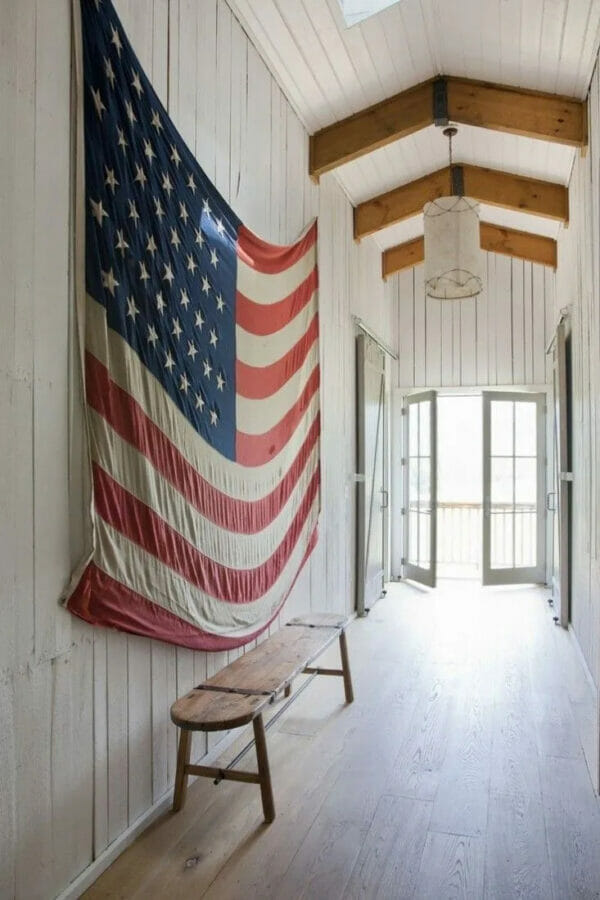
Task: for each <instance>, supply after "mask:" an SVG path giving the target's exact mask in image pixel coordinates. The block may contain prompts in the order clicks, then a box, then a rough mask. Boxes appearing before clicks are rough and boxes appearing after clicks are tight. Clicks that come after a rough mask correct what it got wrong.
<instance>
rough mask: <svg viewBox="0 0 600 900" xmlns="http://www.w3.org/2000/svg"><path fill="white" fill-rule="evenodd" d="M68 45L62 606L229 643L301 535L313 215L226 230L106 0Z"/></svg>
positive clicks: (291, 571) (286, 566)
mask: <svg viewBox="0 0 600 900" xmlns="http://www.w3.org/2000/svg"><path fill="white" fill-rule="evenodd" d="M81 47H82V51H83V63H82V65H81V64H80V66H79V68H80V69H82V73H81V77H80V78H79V79H78V80H79V81H80V83H81V84H80V86H81V89H82V94H83V103H82V116H83V127H84V145H85V154H84V156H85V184H84V185H83V184H82V190H83V192H84V199H83V200H82V201H81V203H85V216H84V214H83V206H82V205H80V207H79V209H80V210H81V215H82V227H81V231H84V232H85V262H84V267H85V276H83V273H82V276H81V279H80V280H81V281H83V279H84V278H85V283H84V284H81V285H80V292H79V293H80V294H81V298H80V302H79V309H80V331H81V333H82V335H83V337H82V343H83V345H84V354H83V355H84V367H85V390H86V415H87V424H88V434H89V442H90V456H91V470H92V471H91V479H92V498H93V503H92V512H91V515H92V532H93V550H92V554H91V557H90V558H89V559H88V560H87V562H86V564H85V566H84V567H83V571H82V572H79V573H77V575H76V576H75V578H74V582H75V584H74V587H73V589H72V590H71V592H70V595H69V597H68V599H67V607H68V609H70V610H71V612H73V613H75V614H76V615H78V616H81V618H83V619H85V620H86V621H88V622H91V623H94V624H101V625H107V626H113V627H116V628H119V629H121V630H124V631H129V632H133V633H136V634H141V635H146V636H148V637H153V638H159V639H161V640H165V641H170V642H172V643H175V644H179V645H182V646H186V647H192V648H195V649H212V650H217V649H218V650H222V649H226V648H228V647H235V646H239V645H241V644H244V643H247V642H248V641H249V640H251V639H252V638H253V637H255V636H256V635H258V634H259V633H260V632H261V631H262V630H264V629H265V628H266V627H267V625H268V624H269V622H271V621H272V620H273V618H274V617H275V616H276V615H277V613H278V612H279V611H280V609H281V607H282V605H283V603H284V602H285V600H286V598H287V596H288V594H289V593H290V591H291V589H292V587H293V585H294V582H295V580H296V578H297V576H298V573H299V572H300V569H301V568H302V566H303V564H304V562H305V561H306V559H307V557H308V556H309V554H310V552H311V550H312V548H313V547H314V545H315V542H316V527H317V518H318V513H319V500H320V495H319V349H318V346H319V345H318V319H317V265H316V223H315V224H313V225H312V226H311V227H310V228H309V229H308V230H307V231H306V232H305V234H304V235H303V237H302V238H301V239H300V240H299V241H298V242H297V243H296V244H293V245H291V246H286V247H281V246H274V245H272V244H268V243H266V242H265V241H263V240H261V239H259V238H258V237H256V236H255V235H254V234H252V232H250V231H249V230H248V229H247V228H246V227H245V226H244V225H243V224H242V223H241V222H240V220H239V219H238V217H237V216H236V215H235V213H234V212H233V211H232V209H231V208H230V207H229V206H228V205H227V203H226V202H225V201H224V199H223V198H222V197H221V196H220V194H219V193H218V191H217V190H216V188H215V187H214V185H212V184H211V182H210V181H209V179H208V178H207V176H206V175H205V173H204V172H203V171H202V169H201V168H200V166H199V165H198V163H197V162H196V160H195V159H194V157H193V155H192V153H191V152H190V150H189V149H188V148H187V146H186V145H185V143H184V142H183V140H182V139H181V137H180V135H179V134H178V132H177V130H176V129H175V127H174V125H173V123H172V122H171V120H170V119H169V117H168V115H167V113H166V111H165V109H164V108H163V106H162V105H161V103H160V101H159V99H158V97H157V95H156V93H155V92H154V90H153V89H152V86H151V85H150V82H149V81H148V78H147V77H146V76H145V74H144V72H143V71H142V68H141V66H140V64H139V62H138V60H137V58H136V56H135V54H134V52H133V50H132V48H131V46H130V44H129V41H128V40H127V37H126V35H125V34H124V32H123V28H122V26H121V23H120V21H119V19H118V17H117V15H116V13H115V10H114V8H113V7H112V5H111V3H110V2H109V0H82V3H81ZM81 181H83V179H81ZM83 216H84V219H83ZM83 222H84V224H83ZM81 268H82V269H83V255H82V266H81ZM83 298H84V299H83Z"/></svg>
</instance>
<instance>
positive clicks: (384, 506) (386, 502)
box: [380, 488, 390, 509]
mask: <svg viewBox="0 0 600 900" xmlns="http://www.w3.org/2000/svg"><path fill="white" fill-rule="evenodd" d="M380 493H381V494H384V495H385V500H384V498H383V497H382V498H381V500H382V502H381V508H382V509H387V508H388V506H389V505H390V495H389V492H388V491H386V489H385V488H380Z"/></svg>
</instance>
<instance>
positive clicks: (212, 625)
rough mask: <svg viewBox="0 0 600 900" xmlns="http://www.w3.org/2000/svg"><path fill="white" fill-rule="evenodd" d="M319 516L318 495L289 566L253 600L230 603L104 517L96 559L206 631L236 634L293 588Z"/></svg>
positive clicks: (264, 617) (254, 624) (262, 618)
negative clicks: (195, 585)
mask: <svg viewBox="0 0 600 900" xmlns="http://www.w3.org/2000/svg"><path fill="white" fill-rule="evenodd" d="M318 515H319V501H318V498H316V499H315V501H314V503H313V505H312V507H311V509H310V512H309V515H308V518H307V520H306V522H305V524H304V527H303V529H302V531H301V533H300V535H299V538H298V542H297V543H296V546H295V547H294V550H293V551H292V553H291V555H290V557H289V559H288V562H287V564H286V566H285V567H284V568H283V569H282V570H281V572H280V574H279V577H278V578H277V580H276V581H275V583H274V584H273V585H272V587H271V588H270V589H269V590H268V591H267V592H266V593H265V594H263V595H262V597H259V598H258V600H253V601H251V602H250V603H231V602H228V601H227V600H221V599H218V598H216V597H211V596H210V595H209V594H206V593H204V592H203V591H200V590H199V589H198V588H196V587H194V585H192V584H190V582H189V581H187V580H186V579H185V578H183V577H182V576H181V575H179V574H178V573H177V572H174V571H173V570H172V569H170V568H169V567H168V566H166V565H164V564H163V563H161V562H160V560H158V559H157V558H156V557H155V556H153V555H152V554H150V553H148V552H147V551H146V550H144V549H143V548H141V547H139V546H138V545H137V544H134V543H133V542H132V541H130V540H129V539H128V538H126V537H125V536H124V535H123V534H121V532H119V531H117V530H116V529H114V528H113V527H112V526H111V525H109V524H108V523H107V522H105V521H104V520H103V519H101V518H100V517H99V516H96V517H95V521H96V528H97V548H98V552H97V554H96V560H97V561H100V560H102V564H101V565H99V568H101V569H102V570H103V571H104V572H106V574H107V575H110V577H111V578H114V579H116V580H117V581H119V582H121V584H124V585H125V586H126V587H128V588H130V589H131V590H132V591H135V592H136V593H138V594H141V596H142V597H145V598H146V599H147V600H150V601H151V602H152V603H156V604H157V605H158V606H162V607H163V609H167V610H168V611H169V612H172V613H173V614H174V615H176V616H178V617H179V618H180V619H185V620H186V621H187V622H190V623H191V624H192V625H196V626H197V627H198V628H202V629H203V630H204V631H208V632H210V633H211V634H222V635H229V636H231V637H235V636H241V635H243V634H251V633H252V632H253V631H256V630H257V629H258V628H259V627H260V625H261V624H264V623H265V622H267V621H268V620H269V619H270V618H271V617H272V615H273V614H274V613H275V611H276V609H277V607H278V606H279V604H280V603H281V602H282V600H283V597H284V596H285V595H286V594H287V593H288V591H289V590H290V588H291V586H292V584H293V582H294V579H295V578H296V575H297V573H298V569H299V568H300V564H301V562H302V559H303V558H304V555H305V553H306V550H307V548H308V545H309V543H310V539H311V536H312V533H313V531H314V528H315V525H316V523H317V519H318ZM97 564H99V563H98V562H97Z"/></svg>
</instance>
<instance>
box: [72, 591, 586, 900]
mask: <svg viewBox="0 0 600 900" xmlns="http://www.w3.org/2000/svg"><path fill="white" fill-rule="evenodd" d="M547 594H548V592H547V591H542V590H541V589H530V590H516V589H498V588H495V589H492V588H487V589H485V590H481V589H478V588H476V587H474V586H470V585H468V584H454V585H451V584H450V586H449V587H443V588H441V589H439V590H437V591H435V592H433V593H423V592H420V591H418V590H417V589H416V588H413V587H410V586H407V585H402V586H400V585H394V586H391V588H390V591H389V593H388V595H387V597H386V598H385V599H384V600H381V601H380V602H379V603H378V604H377V605H376V606H375V607H374V608H373V610H372V611H371V613H370V614H369V616H368V617H367V618H366V619H362V620H358V621H356V622H355V623H353V625H352V626H351V628H350V630H349V633H348V640H349V645H350V655H351V662H352V666H353V676H354V683H355V694H356V700H355V703H354V704H353V705H352V706H350V707H346V706H344V705H343V703H342V698H343V688H342V684H341V681H340V680H339V679H337V678H320V679H316V680H315V682H314V683H313V684H312V685H311V686H310V687H309V688H308V689H307V690H306V691H305V692H304V694H303V695H302V697H300V698H299V699H298V701H297V703H295V704H294V705H293V706H292V707H291V709H290V710H289V711H288V712H287V713H286V714H284V715H283V716H282V717H281V719H280V720H279V722H278V723H277V725H276V726H275V728H274V729H273V731H271V732H270V735H269V746H270V753H271V769H272V774H273V782H274V792H275V804H276V808H277V818H276V820H275V822H274V824H273V825H270V826H265V825H263V824H262V815H261V806H260V797H259V791H258V790H257V789H256V788H255V787H253V786H250V785H240V784H233V783H226V782H225V783H221V784H220V785H219V786H218V787H214V786H213V784H212V782H210V781H208V780H205V779H201V780H199V781H197V782H196V783H195V784H193V785H192V786H191V788H190V791H189V795H188V801H187V805H186V807H185V809H184V810H183V811H182V812H180V813H178V814H177V815H175V816H173V815H171V814H165V815H164V816H163V817H162V818H161V819H160V820H159V821H157V822H156V823H155V824H154V825H153V826H152V827H151V828H150V829H149V830H148V831H147V832H146V833H145V834H143V835H142V837H141V838H139V839H138V840H137V841H136V843H135V844H134V845H133V846H132V847H130V848H129V850H127V851H126V852H125V853H124V854H123V855H122V856H121V857H120V858H119V859H118V860H117V862H115V863H114V864H113V865H112V867H111V868H110V869H109V870H108V871H107V872H105V874H104V875H103V876H102V877H101V878H100V879H99V880H98V881H97V882H96V884H95V885H94V886H93V887H92V888H91V889H90V890H89V891H88V893H87V894H86V897H90V898H133V897H135V898H145V900H147V898H168V900H176V898H199V897H207V898H211V900H227V898H261V900H266V898H276V900H287V898H296V897H306V898H308V897H310V898H314V900H334V898H354V897H363V898H369V900H370V898H394V900H397V898H409V897H415V898H428V900H444V898H447V897H448V898H450V897H457V898H459V897H461V898H462V897H472V898H480V897H486V898H494V900H503V898H507V900H508V898H516V897H527V898H534V897H539V898H541V900H550V898H554V900H571V898H598V897H600V804H599V801H598V799H597V798H596V796H595V794H594V791H593V788H592V783H591V780H590V775H589V771H588V765H587V763H586V754H587V756H588V758H589V759H590V760H592V759H593V758H594V756H595V747H594V745H593V724H594V703H595V699H594V698H593V696H592V693H591V690H590V686H589V684H588V682H587V681H586V678H585V675H584V673H583V670H582V668H581V665H580V663H579V658H578V656H577V654H576V652H575V649H574V646H573V643H572V639H571V638H570V637H569V636H568V635H567V634H566V633H565V632H563V631H561V630H560V629H558V628H556V627H555V626H554V625H553V624H552V618H551V615H552V614H551V611H550V610H549V609H548V606H547V604H546V599H545V598H546V597H547ZM335 653H336V651H335V649H332V651H331V652H329V651H328V657H327V658H329V659H331V660H334V659H335ZM325 658H326V657H322V659H323V660H325ZM322 664H323V665H327V663H326V662H323V663H322ZM230 757H231V752H229V754H228V755H227V756H226V757H225V761H228V759H229V758H230ZM252 763H253V760H252V759H251V758H250V755H249V757H248V758H247V759H246V760H245V761H244V765H245V766H247V767H249V766H250V765H251V764H252Z"/></svg>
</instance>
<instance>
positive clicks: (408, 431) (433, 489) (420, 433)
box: [403, 391, 437, 587]
mask: <svg viewBox="0 0 600 900" xmlns="http://www.w3.org/2000/svg"><path fill="white" fill-rule="evenodd" d="M404 429H405V431H404V447H405V453H406V456H405V458H404V460H403V463H404V472H405V476H404V497H405V503H404V535H405V543H404V567H403V574H404V577H405V578H411V579H412V580H413V581H419V582H420V583H421V584H425V585H427V586H428V587H435V581H436V555H437V526H436V519H437V516H436V508H437V395H436V393H435V391H425V392H424V393H422V394H412V395H411V396H410V397H409V398H408V399H407V405H406V415H405V417H404Z"/></svg>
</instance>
